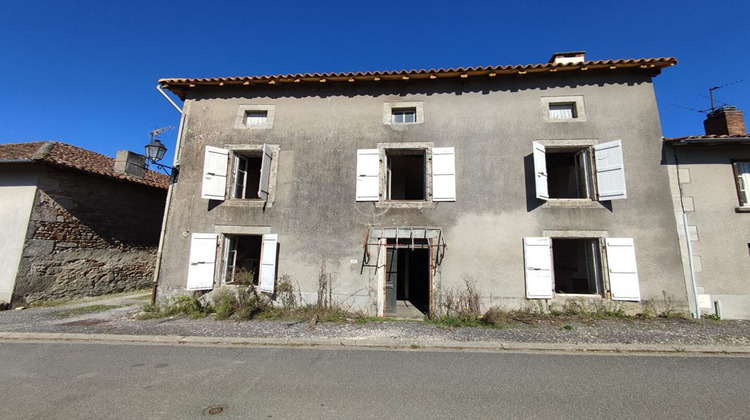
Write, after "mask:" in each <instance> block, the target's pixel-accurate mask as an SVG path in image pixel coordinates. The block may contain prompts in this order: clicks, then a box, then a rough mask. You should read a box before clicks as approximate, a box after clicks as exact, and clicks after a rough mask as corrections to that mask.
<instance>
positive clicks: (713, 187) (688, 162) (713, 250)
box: [665, 144, 750, 319]
mask: <svg viewBox="0 0 750 420" xmlns="http://www.w3.org/2000/svg"><path fill="white" fill-rule="evenodd" d="M732 159H741V160H750V148H748V146H746V145H745V146H739V145H734V146H732V145H706V144H703V145H694V146H674V147H672V146H669V145H665V160H666V161H667V162H668V163H669V164H670V166H672V167H673V168H674V169H676V170H672V171H670V176H671V177H672V179H673V181H674V182H673V185H674V186H675V189H677V182H679V189H681V193H682V199H683V203H684V209H685V212H686V214H687V221H688V227H689V232H690V236H691V239H692V242H691V244H692V251H693V257H694V262H695V278H696V285H697V286H698V293H699V295H700V294H704V295H708V296H705V298H706V299H705V300H706V301H708V302H713V301H716V300H718V301H720V302H721V308H722V316H723V317H724V318H728V319H731V318H734V319H750V282H749V281H748V279H750V256H749V255H748V251H749V250H748V245H750V213H738V212H737V211H736V208H737V207H738V206H739V199H738V195H737V187H736V181H735V175H734V171H733V168H732ZM677 170H679V178H678V171H677ZM679 189H678V190H677V191H676V194H677V195H678V196H679V194H680V191H679ZM677 206H679V201H677ZM676 210H677V212H678V213H679V211H680V208H677V209H676ZM679 222H680V223H679V224H678V227H679V229H680V230H682V224H681V220H679ZM683 252H684V253H685V259H687V255H686V252H687V250H686V248H685V249H684V250H683ZM686 275H687V276H689V272H687V273H686ZM702 311H703V312H707V313H713V312H714V311H713V308H710V307H704V308H703V309H702Z"/></svg>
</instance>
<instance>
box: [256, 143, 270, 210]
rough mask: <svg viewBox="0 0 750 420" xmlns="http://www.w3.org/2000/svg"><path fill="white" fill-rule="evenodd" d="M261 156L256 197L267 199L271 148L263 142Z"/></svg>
mask: <svg viewBox="0 0 750 420" xmlns="http://www.w3.org/2000/svg"><path fill="white" fill-rule="evenodd" d="M262 153H263V158H262V160H261V163H260V185H259V186H258V197H260V198H261V199H263V200H268V190H269V185H268V184H269V181H270V179H271V156H272V153H271V148H270V147H268V145H267V144H263V152H262Z"/></svg>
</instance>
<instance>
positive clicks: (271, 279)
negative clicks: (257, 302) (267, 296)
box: [260, 233, 279, 293]
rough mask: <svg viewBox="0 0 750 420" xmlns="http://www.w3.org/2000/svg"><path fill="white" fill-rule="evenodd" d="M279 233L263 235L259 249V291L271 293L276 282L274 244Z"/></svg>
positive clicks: (277, 239)
mask: <svg viewBox="0 0 750 420" xmlns="http://www.w3.org/2000/svg"><path fill="white" fill-rule="evenodd" d="M278 241H279V235H277V234H275V233H273V234H270V233H269V234H266V235H263V247H262V248H261V250H260V291H261V292H266V293H273V289H274V285H275V284H276V244H277V243H278Z"/></svg>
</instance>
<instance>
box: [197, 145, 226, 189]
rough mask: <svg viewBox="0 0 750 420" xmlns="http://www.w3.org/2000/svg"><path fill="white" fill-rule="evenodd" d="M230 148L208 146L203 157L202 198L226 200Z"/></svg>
mask: <svg viewBox="0 0 750 420" xmlns="http://www.w3.org/2000/svg"><path fill="white" fill-rule="evenodd" d="M228 163H229V150H226V149H221V148H219V147H211V146H206V154H205V156H204V159H203V188H202V189H201V198H208V199H210V200H224V196H225V193H226V188H227V169H228V166H229V165H228Z"/></svg>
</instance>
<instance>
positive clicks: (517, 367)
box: [0, 343, 750, 420]
mask: <svg viewBox="0 0 750 420" xmlns="http://www.w3.org/2000/svg"><path fill="white" fill-rule="evenodd" d="M0 398H1V401H2V407H1V408H0V417H2V418H4V419H5V418H7V419H24V418H34V419H79V418H86V419H89V418H90V419H149V418H156V419H197V418H215V419H217V420H219V419H230V418H243V419H245V418H246V419H253V418H282V419H288V418H325V419H369V418H373V419H374V418H378V419H389V418H430V419H441V418H450V419H454V418H480V419H484V418H508V419H522V418H542V419H559V418H576V419H594V418H596V419H602V418H606V419H612V418H628V419H636V418H652V419H653V418H659V419H669V418H722V419H747V418H748V417H750V358H748V357H720V356H717V357H713V356H711V357H709V356H701V357H687V356H682V355H678V356H675V355H670V356H634V355H628V356H617V355H612V356H610V355H579V354H576V355H566V354H521V353H479V352H453V351H424V350H419V349H414V350H409V351H383V350H364V349H363V350H336V349H317V348H268V347H258V348H255V347H241V348H232V347H216V346H206V347H182V346H155V345H109V344H85V343H82V344H69V343H0ZM212 406H223V407H224V411H223V412H222V413H220V414H216V415H206V414H204V411H205V410H206V409H207V408H209V407H212Z"/></svg>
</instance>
